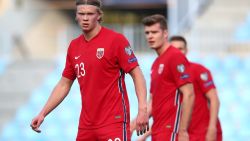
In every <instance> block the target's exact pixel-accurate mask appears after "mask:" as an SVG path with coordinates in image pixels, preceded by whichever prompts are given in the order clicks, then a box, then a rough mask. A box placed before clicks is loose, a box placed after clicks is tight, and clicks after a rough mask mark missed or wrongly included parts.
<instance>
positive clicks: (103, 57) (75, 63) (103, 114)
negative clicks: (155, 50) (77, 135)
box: [62, 27, 138, 129]
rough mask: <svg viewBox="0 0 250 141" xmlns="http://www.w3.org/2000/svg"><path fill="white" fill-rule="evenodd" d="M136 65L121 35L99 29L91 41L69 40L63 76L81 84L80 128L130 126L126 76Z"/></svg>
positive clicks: (133, 56)
mask: <svg viewBox="0 0 250 141" xmlns="http://www.w3.org/2000/svg"><path fill="white" fill-rule="evenodd" d="M136 66H138V62H137V59H136V57H135V55H134V53H133V51H132V49H131V47H130V45H129V43H128V41H127V39H126V38H125V37H124V36H123V35H122V34H120V33H116V32H114V31H112V30H110V29H108V28H105V27H102V28H101V30H100V32H99V33H98V34H97V35H96V36H95V37H94V38H92V39H91V40H90V41H87V40H85V38H84V36H83V35H80V36H79V37H78V38H76V39H74V40H72V41H71V43H70V46H69V48H68V52H67V58H66V65H65V68H64V71H63V74H62V75H63V77H66V78H68V79H71V80H74V79H75V78H77V80H78V83H79V85H80V91H81V99H82V109H81V114H80V122H79V128H82V129H85V128H87V129H92V128H99V127H102V126H105V125H108V124H112V123H117V122H124V123H129V118H130V117H129V101H128V96H127V91H126V87H125V82H124V75H125V73H128V72H130V71H131V70H132V69H133V68H135V67H136Z"/></svg>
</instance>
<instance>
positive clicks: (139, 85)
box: [129, 66, 148, 134]
mask: <svg viewBox="0 0 250 141" xmlns="http://www.w3.org/2000/svg"><path fill="white" fill-rule="evenodd" d="M129 74H130V75H131V77H132V79H133V81H134V85H135V91H136V96H137V98H138V115H137V118H136V130H137V133H140V134H143V133H145V132H146V130H147V128H148V115H147V91H146V81H145V79H144V76H143V74H142V71H141V69H140V68H139V66H137V67H135V68H134V69H132V70H131V71H130V72H129Z"/></svg>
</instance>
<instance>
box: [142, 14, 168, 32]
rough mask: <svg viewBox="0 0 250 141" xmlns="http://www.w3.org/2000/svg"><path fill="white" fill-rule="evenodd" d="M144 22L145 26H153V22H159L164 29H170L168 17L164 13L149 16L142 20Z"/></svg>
mask: <svg viewBox="0 0 250 141" xmlns="http://www.w3.org/2000/svg"><path fill="white" fill-rule="evenodd" d="M142 23H143V25H144V26H151V25H153V24H156V23H159V24H160V27H161V29H163V30H167V29H168V25H167V20H166V18H165V17H164V16H163V15H160V14H155V15H151V16H147V17H145V18H144V19H143V20H142Z"/></svg>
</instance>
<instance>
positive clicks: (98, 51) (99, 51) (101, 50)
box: [96, 48, 104, 59]
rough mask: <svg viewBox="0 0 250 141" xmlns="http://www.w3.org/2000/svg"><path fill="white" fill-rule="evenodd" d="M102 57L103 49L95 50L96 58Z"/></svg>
mask: <svg viewBox="0 0 250 141" xmlns="http://www.w3.org/2000/svg"><path fill="white" fill-rule="evenodd" d="M103 56H104V48H98V49H97V50H96V57H97V58H98V59H101V58H102V57H103Z"/></svg>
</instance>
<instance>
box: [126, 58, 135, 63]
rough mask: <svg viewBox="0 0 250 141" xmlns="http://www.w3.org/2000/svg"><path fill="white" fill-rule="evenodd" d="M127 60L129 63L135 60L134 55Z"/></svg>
mask: <svg viewBox="0 0 250 141" xmlns="http://www.w3.org/2000/svg"><path fill="white" fill-rule="evenodd" d="M128 62H129V63H133V62H137V58H136V57H133V58H129V59H128Z"/></svg>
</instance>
